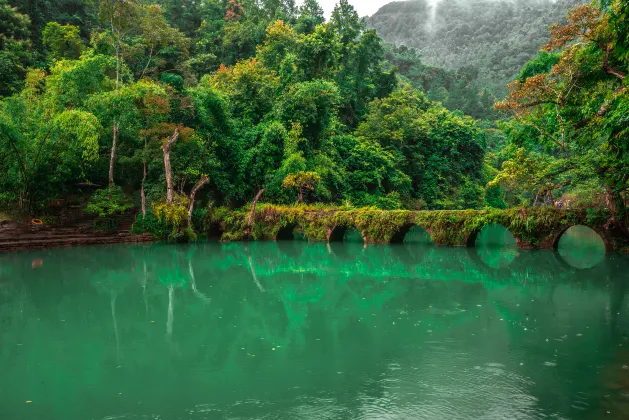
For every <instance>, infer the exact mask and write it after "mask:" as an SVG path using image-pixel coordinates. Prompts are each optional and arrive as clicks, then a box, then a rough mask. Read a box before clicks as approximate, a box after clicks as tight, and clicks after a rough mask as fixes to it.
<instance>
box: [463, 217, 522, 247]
mask: <svg viewBox="0 0 629 420" xmlns="http://www.w3.org/2000/svg"><path fill="white" fill-rule="evenodd" d="M479 240H480V241H482V242H483V245H485V246H489V247H500V246H505V245H507V246H517V245H518V244H519V243H520V241H519V239H518V238H517V237H516V236H515V235H514V234H513V233H512V232H511V231H510V230H509V229H508V228H507V227H506V226H503V225H501V224H499V223H487V224H486V225H484V226H482V227H480V228H478V229H474V230H473V231H472V232H471V233H470V234H469V235H468V237H467V240H466V241H465V246H467V247H468V248H473V247H476V246H477V242H478V241H479ZM479 245H480V244H479Z"/></svg>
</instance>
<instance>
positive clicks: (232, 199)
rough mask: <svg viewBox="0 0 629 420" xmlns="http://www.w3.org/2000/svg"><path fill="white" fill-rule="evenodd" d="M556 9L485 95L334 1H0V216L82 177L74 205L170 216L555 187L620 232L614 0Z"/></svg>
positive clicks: (433, 202) (389, 204) (447, 200)
mask: <svg viewBox="0 0 629 420" xmlns="http://www.w3.org/2000/svg"><path fill="white" fill-rule="evenodd" d="M448 4H450V3H448ZM452 4H454V3H452ZM393 6H395V4H394V5H391V6H389V7H393ZM444 7H445V6H444ZM449 7H454V6H449ZM488 7H489V6H488ZM440 8H441V6H440ZM495 9H496V10H507V9H504V7H502V6H500V7H498V6H496V7H495ZM439 10H441V9H439ZM444 10H445V9H444ZM452 10H453V11H449V12H447V13H452V15H453V16H454V15H457V14H458V13H459V12H456V10H455V9H452ZM509 10H511V9H509ZM514 10H516V9H514ZM517 10H519V9H517ZM443 13H446V12H443ZM505 13H506V12H505ZM518 13H519V12H518ZM446 16H447V15H446V14H441V12H439V14H438V17H439V19H441V20H443V21H444V22H446V21H448V19H447V18H446ZM497 16H498V15H497ZM509 16H511V15H509ZM516 16H520V15H518V14H516ZM504 19H506V22H507V23H505V25H508V26H513V25H514V23H513V21H512V20H508V19H507V17H504ZM509 19H514V18H513V16H511V17H510V18H509ZM557 20H558V21H560V23H558V24H556V25H555V26H553V27H552V28H550V29H549V28H547V29H546V35H545V37H546V39H547V40H548V42H547V44H546V45H545V46H544V45H537V46H536V47H535V49H537V48H540V47H541V48H542V50H541V51H539V52H536V53H535V54H533V55H531V54H532V53H531V48H530V46H527V47H526V52H525V53H523V54H525V55H526V59H528V58H530V60H529V61H528V62H527V63H526V64H525V65H524V66H523V67H522V69H521V70H520V72H519V74H517V75H516V77H515V80H514V81H512V82H511V83H510V84H509V86H508V88H505V89H508V90H505V92H507V91H508V94H507V96H506V99H504V100H502V99H503V98H499V99H501V101H499V102H498V103H497V104H495V105H494V102H495V100H494V99H495V96H496V91H495V90H492V89H493V88H492V86H490V85H487V89H483V90H481V89H479V88H478V86H480V85H478V84H473V83H471V81H472V80H476V79H479V78H481V79H482V80H489V79H491V80H500V78H504V77H506V75H508V74H509V72H510V71H512V70H511V68H506V67H504V68H502V67H501V66H502V64H504V63H502V62H501V63H502V64H500V63H499V64H496V66H495V67H493V70H492V71H494V70H495V71H496V72H498V73H495V74H499V76H496V75H495V74H494V73H491V72H489V71H484V74H482V75H479V74H478V72H479V70H478V68H477V69H475V70H473V69H472V68H471V67H467V68H465V67H461V68H460V69H459V70H457V71H451V70H444V69H440V68H438V67H432V66H428V65H425V64H424V63H423V62H422V58H421V57H420V55H419V54H418V53H417V52H416V51H415V50H412V49H409V48H406V47H400V46H397V47H393V46H390V45H387V44H385V42H384V41H383V40H382V39H381V38H380V37H379V36H378V35H377V33H376V31H375V30H373V29H369V26H368V23H367V21H365V20H363V19H360V18H359V17H358V15H357V13H356V11H355V10H354V8H353V7H352V6H351V5H350V4H349V3H348V1H347V0H340V1H339V3H338V5H337V7H336V8H335V9H334V12H333V13H332V16H331V18H330V19H329V20H327V21H326V20H325V18H324V15H323V11H322V9H321V7H320V6H319V4H318V3H317V1H316V0H305V1H304V2H303V4H301V5H296V3H295V2H294V1H292V0H265V1H256V0H242V1H241V0H206V1H202V2H197V1H188V0H162V1H155V2H142V1H137V0H100V1H97V2H84V1H81V0H57V1H49V2H45V3H44V2H41V3H40V2H37V1H35V2H33V1H22V0H11V1H7V0H0V33H1V36H0V95H2V96H1V100H0V173H1V175H0V209H4V211H5V212H8V213H15V214H17V213H21V214H30V215H39V214H43V213H45V211H46V208H47V206H49V205H50V203H51V201H54V200H59V199H62V198H67V197H73V196H76V195H77V194H78V191H84V190H86V189H89V188H92V189H97V190H96V192H95V193H93V194H91V198H90V199H89V203H88V204H87V206H86V208H85V211H86V212H91V213H93V214H97V215H100V216H109V215H112V214H116V213H121V212H124V211H126V210H127V209H129V208H130V207H131V206H135V208H137V209H138V212H139V216H138V217H139V218H140V219H141V220H143V221H146V220H153V219H154V218H157V219H159V220H168V221H169V222H170V223H173V224H177V225H181V224H183V223H185V219H186V218H187V219H188V223H189V224H190V222H189V221H190V219H191V217H192V215H193V214H197V213H200V212H201V213H202V212H204V211H207V208H208V207H209V206H229V207H240V206H243V205H245V204H246V203H249V202H251V201H252V200H254V199H255V200H257V199H260V198H261V199H262V200H263V201H267V202H273V203H277V204H293V203H295V202H298V203H311V204H312V203H322V204H329V205H335V206H346V207H360V206H373V207H377V208H383V209H399V208H408V209H464V208H477V209H478V208H485V207H499V208H506V207H513V206H527V205H537V204H546V205H550V204H552V203H553V202H554V201H556V200H559V199H560V198H561V197H563V201H569V202H570V203H571V205H572V206H583V207H588V208H598V209H604V210H605V211H609V212H610V213H611V217H612V219H613V220H614V221H616V222H618V223H625V224H626V217H627V211H626V208H627V191H628V189H629V165H627V159H628V158H627V139H626V134H627V129H628V128H629V120H628V118H627V111H629V98H628V96H627V90H626V86H627V82H626V80H625V78H626V73H627V68H628V59H629V37H628V36H627V35H628V34H629V30H628V25H629V6H628V5H627V4H625V2H624V1H621V0H607V1H604V2H603V3H602V4H598V3H597V4H593V5H581V6H577V7H576V8H574V9H572V10H571V11H570V12H569V14H568V16H567V17H564V18H563V19H557ZM542 22H543V20H542ZM371 24H372V25H373V24H374V21H373V18H372V21H371ZM374 26H377V25H374ZM447 27H448V26H447V25H445V26H443V28H447ZM497 29H499V28H497ZM444 30H445V29H444ZM522 36H524V35H522ZM533 38H534V39H533V40H532V41H531V43H534V42H536V41H535V39H537V38H535V37H533ZM454 39H455V38H452V42H454ZM456 39H458V41H460V42H461V43H462V44H461V47H460V48H463V49H464V50H465V51H467V52H469V51H472V50H474V51H479V49H483V47H481V46H476V47H474V48H476V49H474V48H472V46H469V49H468V46H466V44H465V37H458V38H456ZM487 42H490V40H488V41H487ZM442 48H443V49H448V50H449V49H454V48H455V46H453V45H450V44H447V43H445V41H444V44H443V45H442ZM513 48H519V47H516V46H512V48H511V49H509V50H505V51H504V53H503V54H504V57H503V59H504V60H507V61H508V59H509V58H513V55H514V54H513V51H512V49H513ZM449 51H450V50H449ZM452 51H454V50H452ZM467 52H466V54H467ZM493 54H494V55H495V54H497V53H496V52H495V51H494V53H493ZM527 54H528V55H527ZM461 57H463V58H462V60H463V61H469V58H465V57H466V56H465V55H461ZM522 57H524V56H521V57H520V56H519V58H518V59H517V60H516V61H518V60H520V59H521V58H522ZM520 61H521V60H520ZM443 64H451V63H443ZM512 64H513V63H510V64H509V66H511V65H512ZM438 82H439V83H441V84H442V85H441V86H439V83H438ZM446 86H447V87H446ZM195 201H198V202H200V203H203V204H202V205H198V206H197V208H196V210H195V208H194V207H193V206H194V203H195ZM206 203H207V204H206ZM149 225H150V223H148V222H146V226H147V229H149V230H150V227H149Z"/></svg>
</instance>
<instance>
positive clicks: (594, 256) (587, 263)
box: [554, 225, 607, 270]
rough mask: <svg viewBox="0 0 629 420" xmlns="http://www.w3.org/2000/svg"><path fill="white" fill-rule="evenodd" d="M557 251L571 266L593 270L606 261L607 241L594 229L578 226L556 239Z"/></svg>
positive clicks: (570, 228) (568, 229) (566, 230)
mask: <svg viewBox="0 0 629 420" xmlns="http://www.w3.org/2000/svg"><path fill="white" fill-rule="evenodd" d="M554 247H555V249H556V250H557V251H558V253H559V256H560V257H561V258H562V260H563V261H564V262H565V263H566V264H568V265H569V266H571V267H573V268H576V269H578V270H583V269H588V268H593V267H595V266H597V265H598V264H600V263H601V262H602V261H603V260H604V259H605V254H606V251H607V249H606V245H605V241H604V240H603V238H602V237H601V235H599V234H598V233H597V232H596V231H595V230H594V229H591V228H589V227H587V226H583V225H576V226H571V227H569V228H567V229H565V230H564V231H563V232H562V233H561V234H560V235H558V237H557V238H556V239H555V243H554Z"/></svg>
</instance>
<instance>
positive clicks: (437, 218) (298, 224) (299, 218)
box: [208, 204, 629, 251]
mask: <svg viewBox="0 0 629 420" xmlns="http://www.w3.org/2000/svg"><path fill="white" fill-rule="evenodd" d="M248 216H249V211H248V210H246V209H241V210H231V209H227V208H217V209H214V210H213V211H212V212H210V214H209V216H208V222H209V223H212V224H218V225H219V226H220V229H221V231H222V232H223V235H222V239H223V240H224V241H238V240H275V239H277V238H278V236H280V237H283V236H286V234H287V233H288V234H291V235H292V231H293V230H294V229H300V230H302V231H303V233H304V235H305V236H306V238H307V239H308V240H309V241H311V242H321V241H331V240H335V239H338V238H342V237H343V235H342V233H343V232H344V231H345V230H347V229H349V228H356V229H357V230H358V231H359V232H360V233H361V234H362V236H363V238H364V240H365V243H373V244H378V243H390V242H401V241H402V240H403V239H404V235H405V233H406V232H408V231H409V230H410V229H411V228H412V227H413V226H419V227H421V228H423V229H425V230H426V231H427V232H428V233H429V234H430V236H431V238H432V240H433V242H434V243H435V245H438V246H471V245H473V244H474V241H475V239H476V235H478V233H479V232H480V231H481V230H482V229H483V228H484V227H485V226H487V225H492V224H499V225H502V226H504V227H505V228H507V229H508V230H509V231H510V232H511V233H512V234H513V236H514V237H515V238H516V240H517V243H518V246H519V247H521V248H553V247H556V245H557V242H558V240H559V237H560V236H561V234H563V232H565V231H566V230H567V229H568V228H570V227H571V226H575V225H583V226H587V227H589V228H591V229H593V230H594V231H596V232H597V233H598V234H599V235H601V238H602V239H603V241H604V242H605V245H606V247H607V249H608V251H616V250H620V249H622V248H624V247H626V246H627V245H629V238H627V235H626V234H624V233H623V232H621V231H619V230H618V229H617V228H616V227H615V225H614V224H613V223H609V222H608V220H609V215H608V214H606V212H604V211H580V210H565V209H555V208H520V209H509V210H498V209H493V210H461V211H450V210H443V211H407V210H394V211H386V210H378V209H374V208H361V209H344V208H330V207H313V206H276V205H268V204H264V205H260V206H258V208H257V209H256V212H255V215H254V218H253V223H252V225H251V226H248V224H247V221H248Z"/></svg>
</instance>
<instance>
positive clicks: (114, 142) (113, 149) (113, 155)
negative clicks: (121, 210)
mask: <svg viewBox="0 0 629 420" xmlns="http://www.w3.org/2000/svg"><path fill="white" fill-rule="evenodd" d="M110 24H111V30H112V34H115V32H114V21H113V17H112V18H111V19H110ZM115 49H116V92H117V91H118V88H119V87H120V40H119V39H116V45H115ZM114 106H115V105H114ZM118 129H119V127H118V122H117V121H116V118H114V124H113V139H112V141H111V157H110V158H109V185H113V183H114V162H115V160H116V147H117V145H118Z"/></svg>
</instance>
